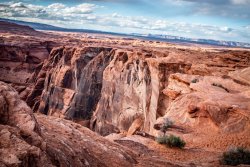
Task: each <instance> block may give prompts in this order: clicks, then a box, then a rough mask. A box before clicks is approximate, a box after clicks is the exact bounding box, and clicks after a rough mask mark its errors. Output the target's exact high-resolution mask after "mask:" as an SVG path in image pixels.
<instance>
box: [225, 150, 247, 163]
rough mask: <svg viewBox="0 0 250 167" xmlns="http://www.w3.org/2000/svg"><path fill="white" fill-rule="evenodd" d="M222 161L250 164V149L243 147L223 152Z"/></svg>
mask: <svg viewBox="0 0 250 167" xmlns="http://www.w3.org/2000/svg"><path fill="white" fill-rule="evenodd" d="M221 163H222V164H224V165H232V166H236V165H239V164H248V165H250V151H249V150H247V149H244V148H241V147H238V148H234V149H230V150H229V151H227V152H224V153H223V157H222V160H221Z"/></svg>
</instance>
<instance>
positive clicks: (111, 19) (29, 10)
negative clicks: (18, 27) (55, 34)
mask: <svg viewBox="0 0 250 167" xmlns="http://www.w3.org/2000/svg"><path fill="white" fill-rule="evenodd" d="M98 8H101V7H100V6H97V5H95V4H91V3H83V4H80V5H75V6H71V7H69V6H66V5H64V4H61V3H54V4H51V5H49V6H39V5H32V4H23V3H7V4H0V17H4V18H14V19H21V20H25V21H36V22H40V23H47V24H53V25H56V26H62V27H67V28H85V29H86V28H89V29H99V30H102V31H115V32H125V33H127V32H138V33H158V34H168V35H176V36H184V37H191V38H209V39H220V40H221V39H223V40H233V41H235V40H238V39H240V40H241V41H245V42H250V41H249V39H250V29H249V27H250V26H246V27H241V28H238V29H235V28H231V27H229V26H212V25H204V24H191V23H186V22H174V21H168V20H165V19H154V18H148V17H139V16H134V17H131V16H124V15H120V14H119V13H113V14H105V15H104V14H97V13H96V12H95V11H96V10H98Z"/></svg>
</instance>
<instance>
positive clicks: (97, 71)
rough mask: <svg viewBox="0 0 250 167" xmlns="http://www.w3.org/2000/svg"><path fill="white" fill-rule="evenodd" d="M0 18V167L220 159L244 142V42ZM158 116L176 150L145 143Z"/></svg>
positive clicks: (247, 78)
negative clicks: (180, 145)
mask: <svg viewBox="0 0 250 167" xmlns="http://www.w3.org/2000/svg"><path fill="white" fill-rule="evenodd" d="M0 25H1V26H0V102H1V103H0V136H1V141H0V166H4V167H5V166H220V165H221V164H220V162H219V159H220V157H221V156H222V154H223V152H224V151H226V150H227V149H228V148H229V147H238V146H240V147H244V148H250V134H249V130H250V121H249V119H250V49H246V48H223V47H214V46H208V45H191V46H190V45H184V44H183V45H178V44H172V43H166V42H158V41H146V40H141V39H127V38H124V37H120V36H112V35H103V34H85V33H70V32H52V31H36V30H34V29H32V28H30V27H27V26H22V25H17V24H14V23H8V22H4V21H0ZM165 120H171V121H172V122H173V126H171V128H170V130H169V131H168V132H167V133H168V134H174V135H176V136H180V137H181V138H182V139H184V140H185V142H186V143H187V144H186V147H185V148H184V149H183V150H181V149H175V148H168V147H165V146H163V145H160V144H158V143H157V142H156V141H155V138H156V137H158V136H161V135H163V134H162V132H161V131H160V129H161V126H162V125H163V124H164V121H165Z"/></svg>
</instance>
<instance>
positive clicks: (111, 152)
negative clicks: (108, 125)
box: [0, 82, 137, 166]
mask: <svg viewBox="0 0 250 167" xmlns="http://www.w3.org/2000/svg"><path fill="white" fill-rule="evenodd" d="M0 116H1V119H0V138H1V140H0V150H1V151H0V164H1V165H4V166H33V165H35V166H132V165H133V164H134V163H136V160H135V158H136V157H137V155H136V154H134V153H133V152H132V151H129V150H128V149H125V148H124V147H122V146H120V145H118V144H115V143H112V142H109V141H108V140H106V139H104V138H102V137H100V136H98V135H97V134H95V133H94V132H92V131H90V130H88V129H86V128H84V127H81V126H80V125H78V124H75V123H73V122H71V121H66V120H64V119H59V118H55V117H48V116H44V115H39V114H35V115H33V113H32V111H31V109H30V108H29V107H28V106H27V105H26V104H25V102H23V101H22V100H20V99H19V97H18V95H17V92H16V91H15V90H14V89H13V88H11V87H10V86H8V85H7V84H5V83H3V82H0Z"/></svg>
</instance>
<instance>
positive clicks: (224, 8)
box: [175, 0, 250, 20]
mask: <svg viewBox="0 0 250 167" xmlns="http://www.w3.org/2000/svg"><path fill="white" fill-rule="evenodd" d="M175 2H183V3H189V4H191V5H192V14H200V15H209V16H222V17H227V18H233V19H248V20H249V19H250V10H249V9H250V0H203V1H199V0H175Z"/></svg>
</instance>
